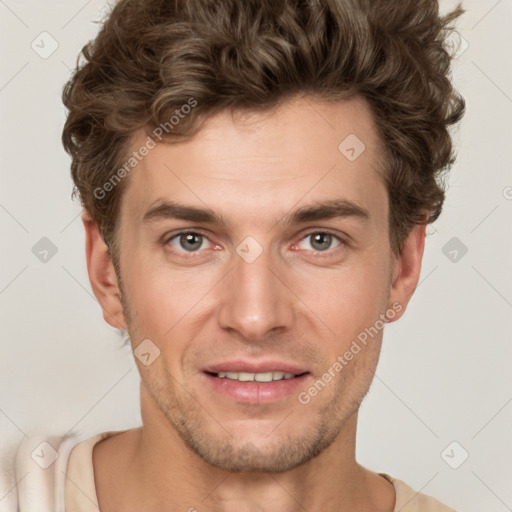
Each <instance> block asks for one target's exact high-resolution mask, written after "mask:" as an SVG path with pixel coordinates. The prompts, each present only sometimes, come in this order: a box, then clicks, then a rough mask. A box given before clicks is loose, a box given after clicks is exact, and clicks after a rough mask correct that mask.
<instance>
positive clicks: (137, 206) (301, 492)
mask: <svg viewBox="0 0 512 512" xmlns="http://www.w3.org/2000/svg"><path fill="white" fill-rule="evenodd" d="M351 133H354V134H356V135H357V137H358V138H359V139H360V140H362V141H363V142H364V144H365V146H366V150H365V151H364V152H363V153H362V154H361V155H360V156H359V157H358V158H357V159H356V160H355V161H353V162H350V161H349V160H348V159H347V158H345V156H344V155H343V154H342V153H341V152H340V151H339V150H338V145H339V144H340V143H341V142H342V141H343V140H344V139H345V138H346V137H347V136H348V135H349V134H351ZM144 140H145V135H144V134H143V133H142V132H138V133H136V134H135V135H134V138H133V148H137V147H140V145H141V144H143V143H144ZM379 144H380V142H379V138H378V135H377V132H376V129H375V126H374V123H373V119H372V115H371V112H370V110H369V109H368V107H367V104H366V103H365V101H364V100H362V99H360V98H352V99H350V100H347V101H344V102H340V103H326V102H320V101H314V100H313V99H312V98H307V97H302V98H294V99H293V100H290V101H289V102H288V103H286V104H284V105H282V106H280V107H279V108H278V109H276V110H273V111H271V112H266V113H252V114H250V115H248V114H246V115H244V116H237V117H233V115H231V113H229V112H222V113H220V114H217V115H215V116H213V117H211V118H209V119H208V120H207V122H206V123H205V124H204V125H203V127H202V129H201V130H200V131H199V132H198V133H197V134H196V135H195V136H194V137H193V138H191V139H189V140H187V141H185V142H179V143H175V144H158V145H157V147H156V148H155V149H153V150H151V151H150V152H149V154H148V155H147V156H146V157H145V158H144V159H143V160H142V161H141V162H140V164H139V165H138V166H137V167H136V168H135V169H134V170H133V171H132V174H131V175H130V177H129V182H128V184H127V188H126V190H125V193H124V196H123V200H122V204H121V213H120V215H121V217H120V231H119V240H120V261H119V263H120V276H117V275H116V273H115V270H114V266H113V264H112V261H111V259H110V256H109V253H108V251H107V248H106V246H105V244H104V243H103V240H102V239H101V237H100V235H99V232H98V230H97V227H96V225H95V224H94V222H93V221H92V219H91V217H90V215H89V214H88V213H87V212H86V213H84V215H83V223H84V226H85V231H86V247H87V251H86V252H87V265H88V271H89V276H90V281H91V285H92V288H93V290H94V293H95V295H96V297H97V298H98V301H99V302H100V304H101V306H102V309H103V314H104V317H105V320H106V321H107V322H109V323H110V325H112V326H113V327H116V328H118V329H128V332H129V334H130V339H131V343H132V347H133V348H136V347H137V346H138V345H139V343H141V342H142V340H144V339H150V340H151V341H152V343H154V344H155V345H156V346H157V347H158V349H159V350H160V355H159V357H157V358H156V359H155V360H154V361H153V362H152V363H151V364H150V365H149V366H145V365H144V364H142V363H141V362H140V361H139V360H138V359H137V358H135V361H136V363H137V365H138V368H139V372H140V375H141V395H140V396H141V411H142V421H143V426H142V427H141V428H138V429H132V430H130V431H128V432H126V433H123V434H119V435H116V436H114V437H111V438H108V439H106V440H104V441H102V442H100V443H98V444H97V445H96V447H95V449H94V452H93V464H94V471H95V482H96V486H97V493H98V499H99V505H100V508H101V510H102V511H103V512H111V511H115V510H123V511H128V512H130V511H132V510H133V511H135V510H141V508H140V507H141V506H144V508H145V509H147V510H150V509H151V510H184V511H186V510H190V509H192V510H193V509H196V510H198V511H202V510H208V511H219V512H220V511H222V512H224V511H235V510H236V511H240V510H242V511H247V512H255V511H261V510H264V511H266V512H273V511H276V512H277V511H279V512H283V511H285V512H292V511H299V510H304V509H306V510H310V511H314V510H337V511H351V512H358V511H367V512H369V511H373V512H375V511H387V512H390V511H392V510H393V508H394V502H395V493H394V489H393V486H392V485H391V484H390V483H389V482H388V481H386V480H385V479H384V478H383V477H381V476H379V475H377V474H376V473H373V472H371V471H369V470H367V469H365V468H363V467H362V466H361V465H359V464H358V463H357V461H356V459H355V439H356V426H357V411H358V409H359V406H360V404H361V401H362V399H363V397H364V396H365V394H366V392H367V391H368V388H369V386H370V384H371V381H372V379H373V376H374V373H375V368H376V365H377V362H378V358H379V353H380V349H381V343H382V333H383V331H382V329H381V330H379V333H378V335H376V336H374V337H373V338H372V339H371V341H370V342H368V344H367V345H366V346H365V347H364V348H363V349H362V350H361V351H360V352H359V353H358V354H357V355H355V356H354V358H353V359H352V360H351V361H350V362H348V363H347V364H346V366H344V367H343V369H342V370H341V371H340V372H337V373H336V375H335V377H333V378H332V380H331V382H329V384H328V385H326V386H325V388H324V389H323V390H322V391H321V392H319V393H318V394H317V395H316V396H314V397H312V398H311V400H310V401H309V403H307V404H302V403H300V402H299V400H298V396H297V395H298V392H299V391H304V390H306V391H307V389H308V388H309V387H310V386H311V385H312V383H313V382H315V381H316V380H317V379H319V378H321V376H322V375H323V374H324V373H325V372H326V371H328V370H329V368H331V367H332V366H333V364H334V363H335V361H336V360H337V357H338V356H339V355H342V354H344V353H345V352H346V351H347V350H348V349H349V348H350V346H351V343H352V342H353V340H355V339H356V338H357V336H358V334H359V333H361V332H363V331H364V330H365V328H368V327H370V326H373V325H375V322H376V320H377V319H378V318H379V315H381V314H383V313H385V312H386V311H388V310H390V309H393V308H392V305H393V304H394V303H395V304H399V305H400V306H401V311H400V312H395V315H394V318H393V319H392V320H390V321H396V320H397V319H398V318H400V316H401V315H402V314H403V312H404V311H405V309H406V306H407V304H408V302H409V300H410V298H411V296H412V294H413V292H414V289H415V287H416V285H417V282H418V278H419V274H420V269H421V259H422V256H423V249H424V239H425V227H424V226H418V227H415V228H414V229H413V230H412V231H411V233H410V234H409V236H408V238H407V240H406V242H405V245H404V249H403V251H402V253H401V254H400V255H399V256H396V255H394V254H393V253H392V251H391V247H390V243H389V226H388V212H389V204H388V198H387V192H386V188H385V185H384V183H383V181H382V177H381V176H380V175H379V172H380V169H379V167H378V163H379V161H380V160H381V157H380V155H381V149H380V145H379ZM340 198H343V199H345V200H348V201H351V202H352V203H354V204H357V205H358V206H360V207H362V208H364V209H366V210H367V211H368V213H369V216H368V218H367V219H366V220H364V219H361V218H358V217H354V216H346V217H336V218H329V219H319V220H314V221H308V222H306V223H301V224H287V223H285V222H284V219H285V215H287V214H290V212H293V211H295V210H296V209H298V208H300V207H305V206H309V205H312V204H313V203H316V202H324V201H327V200H333V199H340ZM162 200H167V201H176V202H179V203H183V204H186V205H189V206H195V207H198V208H205V207H208V208H209V209H211V210H213V211H215V212H217V213H219V214H221V215H222V217H223V218H224V220H225V222H226V225H225V226H219V225H210V224H205V223H203V222H196V221H184V220H177V219H173V218H164V219H158V220H153V221H151V222H144V221H143V216H144V214H145V213H146V212H147V211H148V210H149V209H150V208H151V207H152V206H154V205H155V204H157V203H158V201H162ZM184 229H185V230H187V229H188V230H190V231H193V232H195V233H198V234H199V235H204V238H201V237H199V238H193V239H192V240H193V243H192V250H191V249H190V244H189V245H187V241H186V240H185V241H183V237H182V238H181V239H180V237H174V238H172V239H171V237H173V236H174V235H176V233H177V231H179V230H184ZM319 232H320V233H326V232H327V233H330V234H332V235H334V238H332V239H329V238H328V237H327V240H326V239H325V238H322V237H320V243H318V241H317V239H316V238H315V236H314V234H315V233H319ZM164 235H165V236H164ZM308 235H310V236H308ZM247 236H251V237H253V238H254V239H255V240H256V241H257V242H258V243H259V244H260V246H261V247H262V248H263V252H262V253H261V255H260V256H259V257H258V258H257V259H256V260H255V261H253V262H252V263H247V262H246V261H244V259H242V258H241V257H240V256H239V254H237V252H236V248H237V246H238V245H239V244H240V242H242V240H244V239H245V238H246V237H247ZM336 237H339V241H338V238H336ZM169 239H171V240H169ZM183 242H184V244H185V245H184V246H183V245H182V243H183ZM194 244H195V245H194ZM187 249H188V251H187ZM194 251H195V252H194ZM315 256H316V257H315ZM120 278H122V281H121V280H120ZM236 358H242V359H246V360H251V361H254V360H261V359H264V358H267V359H270V358H272V359H278V360H281V361H288V362H290V363H295V364H298V365H301V366H305V367H307V369H308V370H309V372H310V374H309V375H308V377H307V378H306V380H305V381H304V383H303V385H301V387H300V389H298V390H297V393H295V392H294V393H291V394H290V395H289V396H285V397H284V398H281V399H280V400H278V401H276V402H275V403H269V404H247V403H238V402H237V401H236V400H234V399H232V398H228V397H225V396H224V395H221V394H220V393H218V392H217V391H216V390H214V389H212V388H211V387H210V386H209V385H208V384H207V383H206V381H205V375H204V373H203V372H202V371H201V370H202V369H203V368H204V367H205V366H206V365H209V364H214V363H218V362H221V361H226V360H232V359H236Z"/></svg>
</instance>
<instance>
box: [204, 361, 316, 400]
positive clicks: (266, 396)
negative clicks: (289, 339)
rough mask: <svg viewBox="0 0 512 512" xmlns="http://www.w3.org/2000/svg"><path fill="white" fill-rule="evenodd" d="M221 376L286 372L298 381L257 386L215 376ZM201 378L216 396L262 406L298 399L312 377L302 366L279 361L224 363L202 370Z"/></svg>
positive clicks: (256, 384)
mask: <svg viewBox="0 0 512 512" xmlns="http://www.w3.org/2000/svg"><path fill="white" fill-rule="evenodd" d="M219 372H237V373H240V372H246V373H265V372H284V373H293V374H294V375H297V377H293V378H291V379H282V380H273V381H271V382H257V381H248V382H247V381H246V382H241V381H238V380H231V379H227V378H220V377H216V376H215V375H211V374H212V373H219ZM202 374H203V376H204V378H205V380H206V382H207V384H208V387H209V388H210V389H212V391H213V392H214V393H216V394H217V393H218V394H220V395H223V396H224V397H227V398H228V399H230V400H234V401H236V402H238V403H243V404H252V405H262V404H270V403H273V402H278V401H282V400H284V399H286V398H288V397H289V396H290V395H293V396H296V395H297V393H299V392H300V388H302V387H304V384H305V382H306V381H308V380H309V379H310V378H311V377H312V375H311V373H310V372H309V370H308V369H307V368H306V367H304V366H301V365H298V364H294V363H288V362H285V361H278V360H266V361H257V362H251V361H247V360H241V359H240V360H235V361H225V362H222V363H217V364H213V365H210V366H207V367H205V368H203V370H202Z"/></svg>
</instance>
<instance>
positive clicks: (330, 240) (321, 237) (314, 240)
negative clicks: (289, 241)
mask: <svg viewBox="0 0 512 512" xmlns="http://www.w3.org/2000/svg"><path fill="white" fill-rule="evenodd" d="M308 240H309V242H308ZM304 244H306V245H309V246H310V247H312V248H313V250H314V251H317V252H326V251H328V250H329V249H334V248H336V247H338V246H340V245H341V244H342V241H341V239H340V238H338V237H337V236H336V235H333V234H331V233H327V232H325V231H316V232H314V233H309V234H308V235H306V236H305V237H304V238H303V239H302V240H301V241H300V242H299V243H298V244H297V246H298V247H299V248H300V249H308V247H304Z"/></svg>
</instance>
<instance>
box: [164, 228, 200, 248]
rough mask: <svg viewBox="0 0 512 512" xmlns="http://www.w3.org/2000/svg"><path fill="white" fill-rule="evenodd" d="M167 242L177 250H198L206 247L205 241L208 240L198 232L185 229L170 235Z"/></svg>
mask: <svg viewBox="0 0 512 512" xmlns="http://www.w3.org/2000/svg"><path fill="white" fill-rule="evenodd" d="M167 243H168V244H170V245H171V246H172V247H173V248H174V249H176V250H177V251H181V252H183V251H185V252H198V251H199V250H200V249H205V248H206V247H205V243H209V240H208V239H207V238H206V237H205V236H204V235H201V234H200V233H196V232H194V231H186V232H182V233H178V234H177V235H174V236H172V237H171V238H169V239H168V240H167Z"/></svg>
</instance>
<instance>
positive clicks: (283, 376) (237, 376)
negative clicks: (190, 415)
mask: <svg viewBox="0 0 512 512" xmlns="http://www.w3.org/2000/svg"><path fill="white" fill-rule="evenodd" d="M206 373H207V374H208V375H211V376H212V377H218V378H219V379H229V380H236V381H239V382H274V381H278V380H289V379H295V378H297V377H301V376H302V375H306V374H307V373H309V372H302V373H299V374H294V373H290V372H281V371H269V372H260V373H250V372H206Z"/></svg>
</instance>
